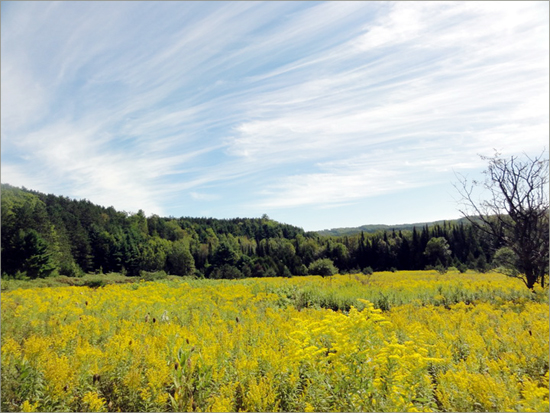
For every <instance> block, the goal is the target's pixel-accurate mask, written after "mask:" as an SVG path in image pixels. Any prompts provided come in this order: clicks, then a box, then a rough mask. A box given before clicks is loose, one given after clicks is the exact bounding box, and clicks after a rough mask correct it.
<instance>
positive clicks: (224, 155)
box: [2, 2, 549, 215]
mask: <svg viewBox="0 0 550 413" xmlns="http://www.w3.org/2000/svg"><path fill="white" fill-rule="evenodd" d="M3 11H4V6H3ZM547 11H548V5H547V4H545V3H539V2H516V3H512V2H503V3H490V2H488V3H484V2H381V3H373V2H321V3H291V2H288V3H287V2H263V3H262V2H260V3H256V2H253V3H248V2H246V3H239V2H237V3H186V2H181V3H179V2H174V3H172V2H166V3H162V4H159V3H155V4H154V5H153V4H152V3H139V2H138V3H132V2H129V3H116V2H115V3H108V2H106V3H83V4H80V3H52V4H49V5H46V4H35V3H32V4H28V5H24V6H17V7H15V6H14V7H12V8H11V9H9V13H3V15H2V19H3V20H2V23H3V24H2V85H3V88H2V104H3V105H2V108H3V111H2V138H3V149H5V150H4V151H3V154H2V161H3V162H2V172H3V176H2V179H3V181H4V182H10V180H11V181H13V182H20V184H21V185H26V186H29V187H31V186H33V185H35V184H36V185H39V187H37V189H42V190H47V191H51V192H57V193H63V194H66V195H76V196H81V197H86V198H90V199H93V200H94V202H101V203H107V204H116V205H115V206H117V207H119V208H123V209H128V210H137V209H139V208H143V209H145V210H146V211H147V212H156V213H159V214H160V212H162V211H163V210H166V209H167V208H168V207H167V205H180V204H181V205H183V206H182V207H181V208H185V207H186V205H184V202H183V201H182V200H184V199H187V200H188V199H189V198H191V199H192V200H196V201H203V202H201V204H203V203H204V202H207V201H211V202H215V201H217V200H219V199H222V198H223V199H224V203H225V201H226V200H227V203H231V204H232V205H239V202H240V201H239V200H240V199H241V198H243V199H244V198H246V202H248V203H254V202H256V203H257V204H258V205H261V206H265V207H273V208H279V207H291V206H301V205H320V206H322V205H324V206H329V207H334V208H336V206H337V205H342V204H350V203H356V202H359V201H360V200H361V199H363V198H365V197H372V196H373V194H385V193H388V192H395V191H398V190H400V189H401V188H411V187H416V186H429V185H430V184H434V183H437V182H440V181H442V180H445V179H447V175H446V174H448V173H452V169H453V168H454V169H459V170H467V169H475V168H479V167H480V163H479V161H478V159H477V153H486V154H487V153H489V154H490V153H492V149H493V148H497V149H500V150H502V151H503V152H505V153H506V152H508V153H510V154H513V153H517V152H522V151H527V152H529V151H540V149H541V148H542V146H544V145H546V144H547V142H548V113H549V105H548V93H549V88H548V71H549V70H548V13H547ZM6 16H7V17H6ZM6 23H7V24H6ZM39 177H44V178H39ZM25 182H27V183H25ZM228 186H231V187H232V188H234V189H235V190H234V191H232V193H231V194H228V193H227V192H224V191H226V190H227V187H228ZM222 192H223V196H222V195H221V193H222ZM257 194H260V198H259V199H257V200H256V201H254V197H255V196H256V195H257ZM243 202H244V201H243ZM197 203H198V202H197ZM197 203H196V204H197ZM226 205H227V204H226ZM186 213H187V214H189V213H191V212H190V211H189V212H186ZM238 214H239V212H238V211H237V212H236V213H235V215H238Z"/></svg>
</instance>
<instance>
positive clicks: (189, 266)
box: [2, 184, 493, 278]
mask: <svg viewBox="0 0 550 413" xmlns="http://www.w3.org/2000/svg"><path fill="white" fill-rule="evenodd" d="M492 248H493V245H492V244H491V242H490V240H487V239H486V237H484V236H483V234H482V233H480V232H478V231H477V230H476V229H475V228H473V227H472V226H468V225H463V224H462V223H461V222H457V223H456V222H455V223H446V222H443V223H442V224H440V223H436V224H434V225H432V226H428V225H426V226H424V227H422V228H418V229H417V228H416V227H413V228H412V231H411V230H409V229H405V228H403V229H402V230H392V231H391V232H390V231H388V230H387V229H386V228H382V230H379V231H378V232H374V233H367V234H365V233H360V234H354V235H344V236H337V237H333V236H323V237H320V236H319V235H318V234H316V233H306V232H304V231H303V230H302V229H300V228H297V227H294V226H291V225H287V224H282V223H278V222H276V221H273V220H271V219H269V217H267V216H264V217H262V218H252V219H245V218H235V219H214V218H189V217H181V218H174V217H169V218H163V217H159V216H157V215H152V216H150V217H146V215H145V213H144V212H143V211H139V212H138V213H136V214H133V213H126V212H118V211H116V210H115V209H114V208H112V207H110V208H104V207H101V206H97V205H94V204H92V203H91V202H89V201H87V200H81V201H77V200H71V199H68V198H65V197H58V196H54V195H45V194H41V193H38V192H33V191H28V190H25V189H18V188H14V187H11V186H9V185H5V184H2V272H3V275H5V276H9V277H12V278H13V277H16V276H18V277H19V278H22V277H23V278H24V277H45V276H47V275H48V274H50V275H55V274H56V273H59V274H61V275H65V276H68V277H82V275H83V274H85V273H88V272H94V273H98V274H99V277H103V276H104V275H103V274H104V273H121V274H124V275H127V276H132V277H139V276H140V275H141V274H142V273H143V272H146V273H151V274H154V273H161V272H162V271H164V273H166V274H171V275H177V276H189V275H195V274H199V275H200V276H201V277H206V278H241V277H276V276H279V277H289V276H293V275H307V274H320V275H322V274H325V275H330V274H333V273H334V272H335V271H340V272H341V273H350V272H359V271H360V269H361V268H363V269H364V271H365V273H366V274H370V273H372V272H373V271H387V270H390V269H393V270H394V271H395V270H397V271H399V270H420V269H424V268H426V266H431V267H432V268H434V267H435V266H437V265H441V266H442V267H447V266H449V265H453V266H455V267H457V268H459V269H462V270H464V271H465V269H467V268H471V269H478V270H480V271H486V270H488V269H489V268H491V266H492V263H491V260H492V258H493V252H492V251H493V249H492ZM321 263H324V264H321ZM27 272H28V274H27Z"/></svg>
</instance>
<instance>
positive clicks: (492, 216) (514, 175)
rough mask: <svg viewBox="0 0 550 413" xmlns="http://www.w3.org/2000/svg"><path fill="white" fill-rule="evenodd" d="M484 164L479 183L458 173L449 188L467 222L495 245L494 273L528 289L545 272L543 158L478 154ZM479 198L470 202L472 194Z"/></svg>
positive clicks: (545, 183)
mask: <svg viewBox="0 0 550 413" xmlns="http://www.w3.org/2000/svg"><path fill="white" fill-rule="evenodd" d="M481 158H482V159H483V160H484V161H487V162H488V164H489V166H488V168H487V169H486V170H485V171H484V175H485V180H484V181H481V182H480V181H475V180H474V181H468V180H467V179H466V178H465V177H463V176H460V175H459V182H458V183H457V184H455V187H456V188H457V190H458V192H459V193H460V195H461V197H462V200H461V204H462V206H463V208H462V209H461V210H460V212H461V213H462V215H464V217H465V218H467V219H468V221H469V222H470V223H471V224H472V225H474V226H475V227H477V228H479V229H480V230H481V231H483V232H485V233H486V234H487V235H489V236H490V238H491V239H492V240H493V243H494V246H495V259H494V262H495V263H496V264H497V265H498V266H499V267H497V270H498V271H500V272H502V273H504V274H506V275H509V276H512V277H517V278H520V279H521V280H523V282H524V283H525V285H526V286H527V287H528V288H530V289H532V288H533V286H534V285H535V284H536V283H537V282H538V283H540V284H541V285H542V286H544V278H545V276H546V275H547V274H548V255H549V220H548V172H549V171H548V166H549V164H548V157H547V155H546V153H545V152H543V153H541V154H540V155H539V156H537V157H535V158H530V157H529V156H527V155H525V154H524V158H523V159H520V158H518V157H515V156H512V157H511V158H510V159H503V158H501V157H500V154H499V153H495V155H494V156H493V157H487V156H481ZM478 189H481V190H482V195H483V198H481V199H480V200H477V199H474V198H476V196H477V194H478V192H477V190H478Z"/></svg>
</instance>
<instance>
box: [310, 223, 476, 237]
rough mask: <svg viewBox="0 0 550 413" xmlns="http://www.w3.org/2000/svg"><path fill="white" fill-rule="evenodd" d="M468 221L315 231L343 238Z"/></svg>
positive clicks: (362, 226) (379, 225)
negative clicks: (364, 233) (363, 233)
mask: <svg viewBox="0 0 550 413" xmlns="http://www.w3.org/2000/svg"><path fill="white" fill-rule="evenodd" d="M467 223H468V220H467V219H466V218H460V219H452V220H441V221H432V222H417V223H415V224H399V225H385V224H370V225H361V226H360V227H344V228H332V229H324V230H321V231H316V232H317V234H319V235H322V236H336V237H339V236H345V235H354V234H360V233H361V232H366V233H370V234H373V233H376V232H379V231H394V230H395V231H412V230H413V228H417V229H419V228H423V227H425V226H428V227H429V228H432V227H434V226H436V225H440V226H443V225H445V224H451V225H459V224H467Z"/></svg>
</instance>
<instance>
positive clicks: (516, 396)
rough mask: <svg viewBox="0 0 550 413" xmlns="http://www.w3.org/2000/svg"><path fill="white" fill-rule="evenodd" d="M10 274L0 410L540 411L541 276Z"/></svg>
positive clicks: (544, 354) (544, 296)
mask: <svg viewBox="0 0 550 413" xmlns="http://www.w3.org/2000/svg"><path fill="white" fill-rule="evenodd" d="M17 287H18V288H10V289H8V290H5V291H3V292H2V297H1V298H2V377H1V378H2V388H1V390H2V396H1V397H2V405H1V407H2V411H135V412H139V411H218V412H223V411H287V412H288V411H306V412H308V411H409V412H419V411H426V412H428V411H500V412H502V411H522V412H529V411H531V412H539V411H548V410H549V401H548V396H549V391H548V386H549V375H548V364H549V305H548V288H546V289H541V288H540V287H539V288H538V289H536V290H535V291H534V292H531V291H529V290H528V289H527V288H525V286H524V284H523V283H521V281H519V280H517V279H511V278H507V277H505V276H503V275H499V274H495V273H487V274H481V273H473V272H468V273H464V274H461V273H458V272H449V273H446V274H440V273H438V272H435V271H414V272H413V271H400V272H383V273H374V274H372V275H364V274H351V275H335V276H332V277H325V278H322V277H319V276H304V277H293V278H249V279H242V280H200V279H185V278H175V277H170V278H168V279H163V280H156V281H144V280H141V281H139V282H134V283H126V284H109V285H103V286H96V287H97V288H90V287H89V286H54V287H36V286H34V287H32V288H22V287H24V286H22V285H18V286H17ZM25 287H31V285H26V286H25Z"/></svg>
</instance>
